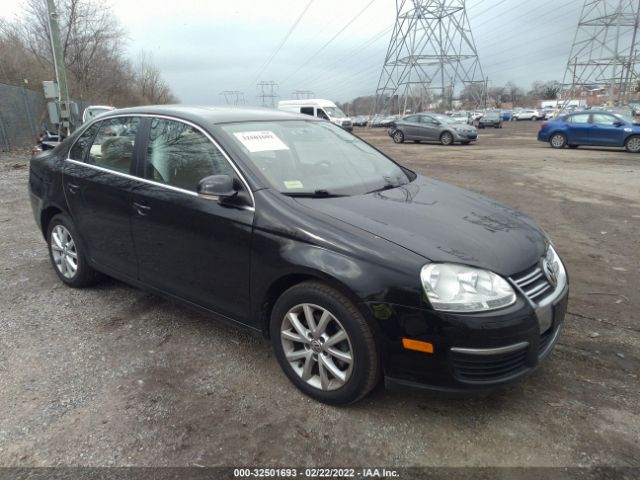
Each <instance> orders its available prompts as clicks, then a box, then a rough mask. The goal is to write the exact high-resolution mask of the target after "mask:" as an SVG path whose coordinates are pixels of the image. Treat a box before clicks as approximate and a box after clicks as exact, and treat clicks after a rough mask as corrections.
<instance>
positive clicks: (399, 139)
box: [392, 130, 404, 143]
mask: <svg viewBox="0 0 640 480" xmlns="http://www.w3.org/2000/svg"><path fill="white" fill-rule="evenodd" d="M392 138H393V141H394V142H395V143H403V142H404V133H402V132H401V131H400V130H396V131H395V133H394V134H393V137H392Z"/></svg>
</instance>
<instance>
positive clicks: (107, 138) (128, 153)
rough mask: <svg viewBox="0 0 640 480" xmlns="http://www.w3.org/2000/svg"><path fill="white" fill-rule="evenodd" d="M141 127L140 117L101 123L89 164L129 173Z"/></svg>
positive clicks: (92, 146) (92, 145)
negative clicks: (134, 145)
mask: <svg viewBox="0 0 640 480" xmlns="http://www.w3.org/2000/svg"><path fill="white" fill-rule="evenodd" d="M139 125H140V118H138V117H120V118H112V119H110V120H103V121H102V122H100V129H99V130H98V133H97V134H96V136H95V139H94V140H93V143H92V144H91V149H90V150H89V156H88V159H87V162H88V163H91V164H93V165H97V166H98V167H103V168H108V169H109V170H114V171H116V172H122V173H129V171H130V169H131V159H132V158H133V144H134V143H135V140H136V134H137V133H138V126H139Z"/></svg>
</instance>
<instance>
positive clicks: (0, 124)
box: [0, 112, 11, 151]
mask: <svg viewBox="0 0 640 480" xmlns="http://www.w3.org/2000/svg"><path fill="white" fill-rule="evenodd" d="M0 140H2V145H3V148H4V149H5V150H6V151H9V150H11V143H9V135H7V129H6V127H5V125H4V118H3V117H2V112H0Z"/></svg>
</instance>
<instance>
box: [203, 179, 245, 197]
mask: <svg viewBox="0 0 640 480" xmlns="http://www.w3.org/2000/svg"><path fill="white" fill-rule="evenodd" d="M236 187H237V185H236V182H235V181H234V179H233V178H231V177H230V176H229V175H210V176H208V177H204V178H203V179H202V180H200V181H199V182H198V194H199V195H204V196H207V197H218V198H219V199H220V200H222V199H223V198H229V197H234V196H235V195H237V194H238V188H236Z"/></svg>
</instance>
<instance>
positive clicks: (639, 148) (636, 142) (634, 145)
mask: <svg viewBox="0 0 640 480" xmlns="http://www.w3.org/2000/svg"><path fill="white" fill-rule="evenodd" d="M624 148H626V149H627V152H629V153H640V135H632V136H630V137H629V138H627V140H626V142H624Z"/></svg>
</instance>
